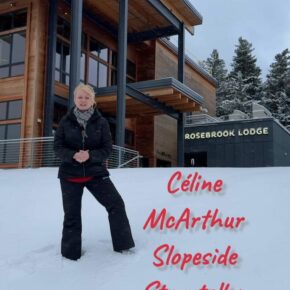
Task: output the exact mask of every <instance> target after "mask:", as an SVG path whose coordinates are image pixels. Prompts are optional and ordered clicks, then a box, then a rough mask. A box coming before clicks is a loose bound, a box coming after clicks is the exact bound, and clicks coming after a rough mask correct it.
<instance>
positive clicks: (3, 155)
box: [0, 124, 21, 164]
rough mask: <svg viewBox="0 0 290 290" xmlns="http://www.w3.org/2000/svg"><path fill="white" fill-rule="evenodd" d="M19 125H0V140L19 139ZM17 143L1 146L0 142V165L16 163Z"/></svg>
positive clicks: (17, 159) (17, 156)
mask: <svg viewBox="0 0 290 290" xmlns="http://www.w3.org/2000/svg"><path fill="white" fill-rule="evenodd" d="M20 130H21V125H20V124H4V125H0V140H5V139H19V138H20V134H21V131H20ZM19 149H20V147H19V143H17V142H15V143H10V144H3V143H1V142H0V163H10V164H11V163H18V161H19Z"/></svg>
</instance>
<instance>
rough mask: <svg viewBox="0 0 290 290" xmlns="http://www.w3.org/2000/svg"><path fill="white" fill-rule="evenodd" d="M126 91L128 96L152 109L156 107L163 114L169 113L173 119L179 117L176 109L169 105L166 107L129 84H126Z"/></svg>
mask: <svg viewBox="0 0 290 290" xmlns="http://www.w3.org/2000/svg"><path fill="white" fill-rule="evenodd" d="M126 92H127V95H128V96H130V97H132V98H134V99H136V100H138V101H140V102H142V103H143V104H146V105H148V106H150V107H152V108H154V109H157V110H159V111H161V112H163V113H164V114H167V115H169V116H170V117H172V118H174V119H178V118H179V113H178V112H177V111H175V110H174V109H172V108H171V107H168V106H166V105H164V104H163V103H161V102H159V101H157V100H155V99H152V98H151V97H148V96H146V95H145V94H143V93H142V92H139V91H138V90H136V89H134V88H133V87H131V85H127V89H126Z"/></svg>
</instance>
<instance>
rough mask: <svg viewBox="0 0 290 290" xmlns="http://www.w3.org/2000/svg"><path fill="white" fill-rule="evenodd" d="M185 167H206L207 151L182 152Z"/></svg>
mask: <svg viewBox="0 0 290 290" xmlns="http://www.w3.org/2000/svg"><path fill="white" fill-rule="evenodd" d="M184 165H185V167H207V152H191V153H185V154H184Z"/></svg>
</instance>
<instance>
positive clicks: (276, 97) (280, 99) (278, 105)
mask: <svg viewBox="0 0 290 290" xmlns="http://www.w3.org/2000/svg"><path fill="white" fill-rule="evenodd" d="M289 60H290V55H289V50H288V49H285V50H283V51H282V52H281V53H279V54H277V55H276V56H275V62H273V63H272V64H271V65H270V72H269V74H268V75H267V80H266V82H265V86H264V87H265V88H264V93H263V98H262V102H263V104H264V105H265V107H267V109H268V110H269V111H270V112H271V113H272V114H273V116H274V117H275V118H277V119H278V120H279V121H280V122H281V123H282V124H284V125H290V112H289V110H290V85H289V83H290V66H289Z"/></svg>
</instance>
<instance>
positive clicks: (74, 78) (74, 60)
mask: <svg viewBox="0 0 290 290" xmlns="http://www.w3.org/2000/svg"><path fill="white" fill-rule="evenodd" d="M71 4H72V7H71V11H72V13H71V36H70V41H71V51H70V52H71V53H70V79H69V108H72V107H73V106H74V96H73V92H74V89H75V87H76V86H77V85H78V84H79V83H80V67H81V57H80V56H81V41H82V9H83V0H72V1H71Z"/></svg>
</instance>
